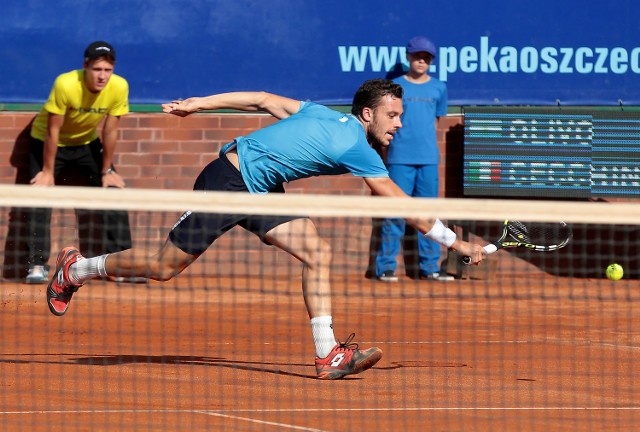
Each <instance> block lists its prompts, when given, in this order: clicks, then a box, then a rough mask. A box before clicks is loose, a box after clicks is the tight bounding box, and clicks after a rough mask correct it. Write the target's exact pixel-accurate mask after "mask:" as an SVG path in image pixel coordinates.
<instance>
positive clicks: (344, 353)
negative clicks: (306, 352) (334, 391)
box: [316, 333, 382, 380]
mask: <svg viewBox="0 0 640 432" xmlns="http://www.w3.org/2000/svg"><path fill="white" fill-rule="evenodd" d="M354 337H355V333H351V335H350V336H349V337H348V338H347V340H346V341H344V342H342V343H340V342H338V343H337V344H336V346H334V347H333V349H332V350H331V352H330V353H329V355H328V356H326V357H325V358H323V359H321V358H318V357H316V372H317V374H318V378H319V379H325V380H336V379H340V378H344V377H345V376H347V375H353V374H358V373H360V372H363V371H365V370H367V369H369V368H370V367H372V366H373V365H375V364H376V363H378V361H379V360H380V359H381V358H382V350H381V349H380V348H375V347H373V348H369V349H367V350H364V351H360V350H359V349H358V344H357V343H351V341H352V340H353V338H354Z"/></svg>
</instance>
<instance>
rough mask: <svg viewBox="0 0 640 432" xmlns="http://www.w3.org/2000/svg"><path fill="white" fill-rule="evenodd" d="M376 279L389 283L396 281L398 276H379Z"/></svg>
mask: <svg viewBox="0 0 640 432" xmlns="http://www.w3.org/2000/svg"><path fill="white" fill-rule="evenodd" d="M378 280H379V281H380V282H387V283H390V282H398V278H397V277H393V278H389V277H379V278H378Z"/></svg>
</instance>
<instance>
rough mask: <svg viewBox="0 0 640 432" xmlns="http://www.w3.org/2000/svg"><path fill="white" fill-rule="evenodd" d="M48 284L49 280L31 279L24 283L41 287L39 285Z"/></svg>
mask: <svg viewBox="0 0 640 432" xmlns="http://www.w3.org/2000/svg"><path fill="white" fill-rule="evenodd" d="M47 282H49V278H48V277H47V278H31V279H25V281H24V283H26V284H28V285H39V284H46V283H47Z"/></svg>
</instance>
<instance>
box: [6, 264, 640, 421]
mask: <svg viewBox="0 0 640 432" xmlns="http://www.w3.org/2000/svg"><path fill="white" fill-rule="evenodd" d="M333 286H334V328H335V331H336V336H337V337H338V339H341V340H344V339H345V338H346V337H347V336H348V335H349V333H351V332H356V339H355V340H356V341H358V342H359V343H360V346H361V347H370V346H374V345H375V346H378V347H380V348H381V349H382V350H383V352H384V356H383V358H382V360H381V361H380V362H379V363H378V364H377V365H376V366H375V367H374V368H372V369H370V370H368V371H366V372H364V373H362V374H360V375H355V376H350V377H348V378H346V379H344V380H341V381H330V382H328V381H320V380H317V379H315V369H314V366H313V362H314V350H313V343H312V339H311V331H310V327H309V321H308V317H307V316H306V312H305V309H304V305H303V300H302V296H301V295H300V279H299V277H297V276H283V277H281V278H280V280H279V281H278V282H274V281H270V280H264V279H261V278H259V277H256V278H215V277H212V278H206V279H205V278H202V277H192V276H190V275H189V274H188V273H186V274H183V275H180V276H178V277H176V278H175V279H173V280H171V281H169V282H167V283H164V284H161V283H157V282H151V283H150V284H148V285H145V284H137V285H134V284H116V283H112V282H91V283H89V284H87V285H85V286H84V287H82V288H81V289H80V291H79V292H78V293H77V294H76V296H75V297H74V298H73V301H72V303H71V307H70V308H69V311H68V312H67V314H66V315H65V316H64V317H55V316H53V315H52V314H51V313H50V312H49V311H48V308H47V305H46V302H45V286H44V285H38V286H29V285H23V284H15V283H13V282H8V281H2V282H0V290H1V292H2V295H1V304H0V311H1V314H0V325H1V327H2V336H1V338H0V430H6V431H9V430H16V431H17V430H32V431H54V430H60V431H98V430H144V431H148V430H153V431H156V430H171V431H193V430H242V431H257V430H260V431H288V430H291V431H346V430H361V431H377V430H380V431H389V430H394V431H404V430H407V431H412V430H415V431H430V430H433V431H472V430H475V431H482V430H484V431H488V430H495V431H503V430H512V431H518V432H523V431H530V430H532V431H533V430H544V431H545V432H550V431H567V430H571V431H572V432H577V431H587V430H598V431H621V430H634V429H635V428H636V427H637V425H638V424H640V367H638V365H640V319H639V318H638V316H639V315H640V314H639V313H638V309H639V308H638V307H637V306H638V302H639V300H640V288H639V286H638V281H626V280H622V281H620V282H610V281H606V280H588V279H568V278H557V277H551V276H544V275H540V274H538V275H535V276H526V277H513V276H512V277H511V278H509V277H505V276H498V277H496V278H495V279H494V280H493V281H479V280H474V281H470V280H463V281H454V282H448V283H442V282H438V283H434V282H424V281H423V282H420V281H413V280H409V279H405V278H403V279H402V280H401V282H400V283H398V284H384V283H381V282H375V281H371V280H366V279H364V278H362V277H361V276H360V275H349V276H340V277H336V278H335V280H334V281H333Z"/></svg>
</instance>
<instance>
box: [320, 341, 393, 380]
mask: <svg viewBox="0 0 640 432" xmlns="http://www.w3.org/2000/svg"><path fill="white" fill-rule="evenodd" d="M369 351H371V353H370V354H367V356H366V358H363V359H360V361H359V362H357V363H356V364H355V365H354V368H353V369H350V370H335V371H330V372H326V373H320V374H318V379H321V380H338V379H342V378H344V377H346V376H347V375H355V374H359V373H361V372H364V371H366V370H367V369H370V368H371V367H373V366H374V365H375V364H376V363H378V362H379V361H380V359H381V358H382V350H381V349H380V348H369V349H368V350H366V351H363V352H369Z"/></svg>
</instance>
